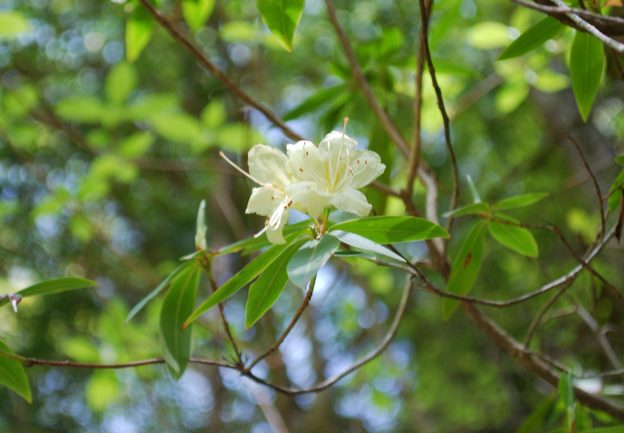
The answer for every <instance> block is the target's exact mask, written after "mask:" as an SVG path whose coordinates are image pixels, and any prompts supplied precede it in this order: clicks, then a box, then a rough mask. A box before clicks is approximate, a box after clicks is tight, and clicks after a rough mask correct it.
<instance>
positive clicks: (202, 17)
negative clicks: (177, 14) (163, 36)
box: [182, 0, 215, 32]
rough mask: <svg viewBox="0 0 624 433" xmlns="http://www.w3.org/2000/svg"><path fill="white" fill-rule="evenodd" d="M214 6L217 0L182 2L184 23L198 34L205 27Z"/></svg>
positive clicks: (188, 0)
mask: <svg viewBox="0 0 624 433" xmlns="http://www.w3.org/2000/svg"><path fill="white" fill-rule="evenodd" d="M214 5H215V0H182V15H183V16H184V21H186V23H187V24H188V26H189V27H190V28H191V30H193V31H194V32H196V31H197V30H199V29H201V28H202V27H203V26H204V24H205V23H206V20H207V19H208V17H209V16H210V14H211V13H212V10H213V9H214Z"/></svg>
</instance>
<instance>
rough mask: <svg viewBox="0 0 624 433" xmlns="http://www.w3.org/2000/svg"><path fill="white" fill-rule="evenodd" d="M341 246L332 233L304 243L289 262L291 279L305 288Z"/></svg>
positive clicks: (288, 269) (289, 276)
mask: <svg viewBox="0 0 624 433" xmlns="http://www.w3.org/2000/svg"><path fill="white" fill-rule="evenodd" d="M339 246H340V241H339V240H338V239H336V238H335V237H333V236H331V235H325V236H323V237H322V238H321V239H314V240H311V241H309V242H308V243H306V244H305V245H303V246H302V247H301V249H300V250H299V251H297V252H296V253H295V255H294V256H293V258H292V259H291V260H290V262H289V263H288V267H287V271H288V278H289V279H290V281H292V282H293V284H294V285H295V286H297V287H299V288H301V289H305V287H306V286H307V284H308V283H309V282H310V280H311V279H312V278H314V276H315V275H316V274H317V273H318V271H319V270H320V269H321V268H322V267H323V265H325V263H327V261H328V260H329V259H330V258H331V256H332V255H333V254H334V253H335V252H336V250H337V249H338V247H339Z"/></svg>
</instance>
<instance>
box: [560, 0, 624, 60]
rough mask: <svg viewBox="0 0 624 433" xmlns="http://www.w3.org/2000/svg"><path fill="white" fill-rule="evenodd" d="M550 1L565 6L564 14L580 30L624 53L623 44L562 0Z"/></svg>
mask: <svg viewBox="0 0 624 433" xmlns="http://www.w3.org/2000/svg"><path fill="white" fill-rule="evenodd" d="M551 1H552V2H553V3H555V4H556V5H558V6H559V7H560V8H561V9H566V8H567V9H568V10H567V11H565V12H564V14H565V16H567V17H568V18H569V19H570V20H572V22H573V23H574V24H576V25H577V26H578V27H579V29H580V30H583V31H585V32H587V33H589V34H591V35H593V36H594V37H596V38H597V39H598V40H600V41H601V42H602V43H603V44H605V45H606V46H608V47H609V48H611V49H613V50H615V51H617V52H618V53H620V54H624V44H622V43H621V42H618V41H616V40H615V39H612V38H610V37H609V36H607V35H605V34H604V33H603V32H601V31H600V30H598V29H597V28H596V27H595V26H594V25H592V24H590V23H588V22H587V21H585V20H584V19H583V18H581V17H580V16H579V15H578V13H574V11H572V10H571V9H570V8H569V7H568V6H567V5H566V4H565V3H564V2H563V1H561V0H551ZM620 25H621V24H620Z"/></svg>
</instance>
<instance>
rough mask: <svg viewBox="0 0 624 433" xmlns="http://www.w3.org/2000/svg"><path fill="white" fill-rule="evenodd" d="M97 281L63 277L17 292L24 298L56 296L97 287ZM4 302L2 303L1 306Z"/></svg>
mask: <svg viewBox="0 0 624 433" xmlns="http://www.w3.org/2000/svg"><path fill="white" fill-rule="evenodd" d="M95 284H96V283H95V281H91V280H86V279H84V278H76V277H63V278H55V279H53V280H47V281H42V282H40V283H37V284H34V285H32V286H29V287H26V288H25V289H22V290H20V291H19V292H17V294H18V295H20V296H21V297H22V298H26V297H29V296H43V295H55V294H57V293H62V292H67V291H69V290H77V289H86V288H88V287H93V286H95ZM2 304H3V302H1V301H0V305H2Z"/></svg>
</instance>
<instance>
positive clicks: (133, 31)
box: [126, 7, 154, 62]
mask: <svg viewBox="0 0 624 433" xmlns="http://www.w3.org/2000/svg"><path fill="white" fill-rule="evenodd" d="M153 27H154V23H153V21H152V17H151V16H150V15H149V13H148V12H147V11H145V10H144V8H142V7H139V8H136V9H135V10H134V12H133V13H132V16H130V18H128V22H127V23H126V58H127V59H128V61H129V62H134V61H135V60H136V59H138V58H139V56H140V55H141V53H142V52H143V50H144V49H145V47H146V46H147V44H148V43H149V41H150V39H152V32H153Z"/></svg>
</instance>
